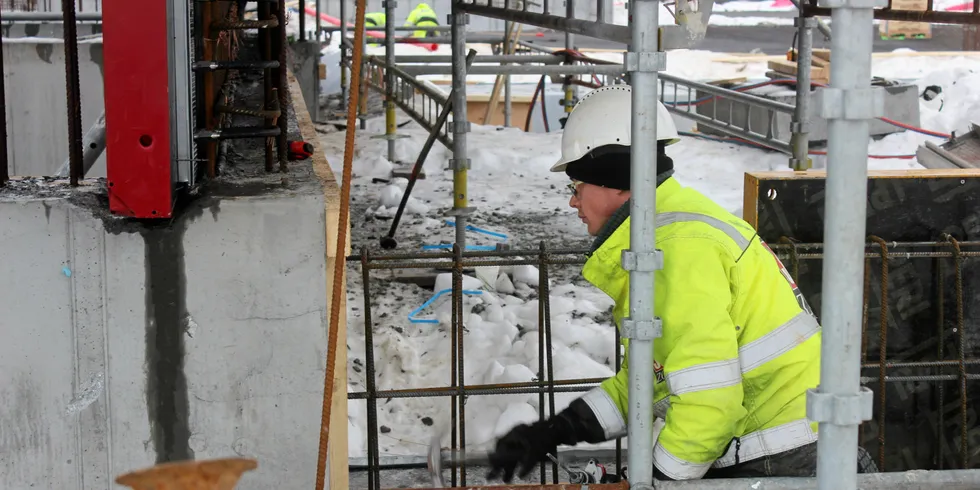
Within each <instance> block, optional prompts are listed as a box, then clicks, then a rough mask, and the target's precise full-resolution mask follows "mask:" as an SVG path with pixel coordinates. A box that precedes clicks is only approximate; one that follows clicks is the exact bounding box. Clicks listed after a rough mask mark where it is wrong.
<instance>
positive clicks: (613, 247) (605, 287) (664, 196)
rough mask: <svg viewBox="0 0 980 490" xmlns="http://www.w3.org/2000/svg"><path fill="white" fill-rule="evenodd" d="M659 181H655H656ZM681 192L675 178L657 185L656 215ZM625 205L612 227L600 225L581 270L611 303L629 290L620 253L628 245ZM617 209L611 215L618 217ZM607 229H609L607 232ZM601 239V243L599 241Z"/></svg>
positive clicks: (628, 227) (627, 203)
mask: <svg viewBox="0 0 980 490" xmlns="http://www.w3.org/2000/svg"><path fill="white" fill-rule="evenodd" d="M658 180H659V179H658ZM680 189H681V184H680V183H679V182H677V180H676V179H671V178H668V179H666V180H664V181H663V183H661V184H660V185H658V186H657V209H658V212H659V210H660V209H661V207H662V206H663V205H664V203H665V202H666V201H667V200H669V199H670V198H671V196H673V195H674V194H676V193H677V192H678V191H679V190H680ZM629 204H630V203H629V202H628V201H627V202H626V203H625V204H624V205H623V206H624V208H625V209H626V212H625V214H624V215H623V216H622V218H621V219H620V222H619V223H618V224H615V225H614V224H613V218H610V219H609V221H607V222H606V225H605V226H603V228H602V230H601V231H600V233H599V235H598V236H597V237H596V241H595V243H593V252H592V254H591V255H590V256H589V259H588V260H587V261H586V262H585V266H584V267H582V276H583V277H585V280H586V281H589V283H591V284H592V285H593V286H595V287H597V288H599V289H600V290H601V291H602V292H604V293H606V294H607V295H608V296H609V297H611V298H613V299H614V300H617V302H618V300H619V299H620V298H623V297H625V293H626V291H625V289H627V288H628V287H629V272H627V271H626V270H624V269H623V265H622V261H621V260H622V259H621V257H622V254H623V250H626V249H627V248H629V245H630V217H629ZM622 209H623V208H620V210H617V211H616V213H614V214H613V217H616V216H618V215H619V214H620V211H621V210H622ZM607 227H612V229H611V230H607V229H606V228H607ZM600 239H601V241H600Z"/></svg>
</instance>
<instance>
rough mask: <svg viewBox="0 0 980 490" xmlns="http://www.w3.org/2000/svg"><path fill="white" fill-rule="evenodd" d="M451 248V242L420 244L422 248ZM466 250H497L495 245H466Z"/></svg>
mask: <svg viewBox="0 0 980 490" xmlns="http://www.w3.org/2000/svg"><path fill="white" fill-rule="evenodd" d="M446 248H453V244H451V243H440V244H439V245H422V250H439V249H446ZM466 250H490V251H493V250H497V246H496V245H467V246H466Z"/></svg>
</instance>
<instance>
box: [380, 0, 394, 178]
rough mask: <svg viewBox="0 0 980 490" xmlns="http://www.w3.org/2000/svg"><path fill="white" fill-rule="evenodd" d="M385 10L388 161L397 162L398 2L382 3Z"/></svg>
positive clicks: (390, 0)
mask: <svg viewBox="0 0 980 490" xmlns="http://www.w3.org/2000/svg"><path fill="white" fill-rule="evenodd" d="M381 3H382V4H383V5H384V8H385V137H386V138H388V161H389V162H394V161H395V128H396V125H395V72H394V71H392V70H391V67H393V66H395V7H396V6H397V5H398V2H397V1H396V0H384V1H383V2H381Z"/></svg>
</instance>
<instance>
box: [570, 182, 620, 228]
mask: <svg viewBox="0 0 980 490" xmlns="http://www.w3.org/2000/svg"><path fill="white" fill-rule="evenodd" d="M568 188H569V189H570V190H571V192H572V198H571V199H569V200H568V205H569V206H571V207H573V208H575V210H576V211H578V217H579V218H580V219H581V220H582V222H583V223H585V226H586V227H588V229H589V235H592V236H596V235H598V234H599V230H601V229H602V225H604V224H606V221H609V218H610V217H611V216H612V215H613V213H615V212H616V210H617V209H619V207H620V206H622V205H623V203H625V202H626V201H628V200H629V198H630V192H629V191H621V190H618V189H610V188H608V187H600V186H597V185H592V184H586V183H584V182H578V181H574V180H573V181H572V182H571V183H570V184H568Z"/></svg>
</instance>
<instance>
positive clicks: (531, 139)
mask: <svg viewBox="0 0 980 490" xmlns="http://www.w3.org/2000/svg"><path fill="white" fill-rule="evenodd" d="M679 54H682V56H678V55H679ZM709 54H710V53H704V52H697V51H685V52H683V53H671V58H669V60H670V61H668V68H669V69H675V70H678V71H680V72H684V71H686V70H687V71H688V73H695V72H697V70H698V68H696V67H695V66H694V65H696V64H697V63H698V62H699V60H700V62H703V61H704V60H707V59H708V55H709ZM685 60H687V61H688V62H690V63H691V66H690V67H688V66H686V65H684V63H685ZM671 62H676V64H675V65H674V66H673V67H672V66H671ZM764 64H765V62H764V61H760V62H747V63H744V64H735V65H734V66H736V67H738V66H741V67H742V68H741V69H742V70H745V71H748V72H753V71H754V70H756V69H757V68H756V67H757V65H761V66H764ZM715 65H717V66H720V65H721V64H715ZM709 66H711V65H710V64H709ZM729 69H731V68H729ZM702 70H703V71H702V72H701V75H703V76H711V73H709V72H708V68H702ZM873 73H874V74H875V75H879V76H884V77H889V78H894V77H895V76H896V75H899V74H904V73H916V74H921V76H920V77H918V78H917V79H916V80H914V83H916V84H917V85H918V86H919V88H920V89H924V88H925V87H926V86H929V85H939V86H941V88H942V91H943V100H941V101H939V102H938V103H937V102H936V101H933V102H928V103H927V102H923V105H922V118H921V119H922V123H921V125H922V126H923V127H924V128H925V129H929V130H934V131H941V132H949V131H952V130H954V129H955V130H959V131H962V130H964V129H966V127H967V126H968V123H969V120H970V115H971V114H976V113H977V111H978V110H980V89H971V87H980V75H978V73H980V61H976V60H974V59H971V58H967V57H962V58H936V57H928V56H907V57H897V58H885V59H878V60H876V61H875V66H874V68H873ZM719 78H720V77H719ZM581 95H584V94H580V96H581ZM624 116H625V115H624ZM400 117H402V118H403V119H402V120H405V119H404V116H400ZM383 131H384V121H383V118H379V119H375V120H370V121H368V128H367V130H366V131H363V130H359V131H358V132H357V150H356V154H355V159H354V182H353V185H354V188H353V195H354V202H355V203H360V204H361V205H364V206H366V207H367V208H368V209H369V210H372V211H373V212H375V213H378V210H379V209H382V208H383V212H384V213H388V212H391V211H392V209H393V207H396V206H397V203H398V201H399V200H400V199H401V196H402V195H403V192H404V188H405V181H404V179H395V180H393V181H392V182H391V183H389V184H375V183H372V182H371V181H372V179H373V178H383V179H387V178H389V175H388V173H389V171H390V169H391V167H392V165H391V164H390V163H388V162H386V161H385V159H384V155H385V152H386V143H387V142H386V141H385V140H381V139H376V138H371V136H373V135H377V134H381V133H383ZM399 133H400V134H407V135H409V136H411V137H410V138H404V139H398V140H396V146H395V149H396V157H397V159H398V160H401V161H405V162H414V159H415V157H416V155H417V154H418V151H419V150H420V149H421V146H422V144H423V142H424V139H425V134H426V133H425V131H424V130H422V129H421V128H419V127H418V126H417V125H415V124H414V123H412V124H409V125H407V126H406V127H404V128H400V129H399ZM560 137H561V135H560V132H558V131H555V132H552V133H547V134H533V133H524V132H523V131H520V130H517V129H498V128H494V127H486V126H481V125H478V124H473V125H472V132H470V133H468V135H467V145H468V151H469V155H468V156H469V158H471V160H472V168H471V169H470V171H469V193H470V196H469V197H470V202H471V205H472V206H474V207H476V208H477V210H478V211H477V213H475V214H474V215H473V216H472V218H471V220H470V223H471V224H473V225H475V226H477V227H485V228H492V229H493V230H495V231H501V232H504V233H506V234H507V235H508V236H509V239H510V240H512V241H515V242H519V241H520V240H521V238H522V237H526V236H527V235H528V234H529V233H532V232H533V231H534V230H539V231H540V230H544V232H543V233H545V236H546V237H547V238H548V240H549V242H550V243H552V244H555V245H556V246H557V245H558V244H565V243H570V242H575V243H582V242H583V241H586V242H587V241H588V240H589V237H588V236H587V235H586V234H585V231H584V229H583V228H584V227H583V226H582V224H581V223H579V222H578V220H577V218H576V216H575V212H574V210H571V209H569V208H568V207H567V203H568V198H569V193H568V191H567V189H566V188H565V184H566V183H567V178H566V177H565V176H564V174H561V173H552V172H550V171H549V168H550V166H551V165H552V164H553V163H554V162H555V161H556V159H557V158H558V155H559V152H560ZM929 139H932V140H934V141H938V138H935V137H931V136H926V135H922V134H918V133H913V132H905V133H899V134H894V135H890V136H888V137H886V138H883V139H881V140H879V141H873V142H872V141H869V151H870V152H871V153H872V154H879V155H910V154H914V152H915V149H916V147H917V146H918V144H920V143H921V142H922V141H925V140H929ZM324 143H325V145H324V146H325V147H326V149H327V157H328V160H329V161H330V162H331V163H332V165H333V166H334V169H335V171H337V172H338V175H339V171H340V170H341V165H342V162H343V159H342V156H343V133H333V134H328V135H326V136H324ZM667 152H668V154H669V155H670V156H671V157H672V158H673V159H674V166H675V169H676V173H675V176H676V177H677V179H678V180H679V181H680V182H681V183H682V184H684V185H687V186H691V187H693V188H695V189H697V190H699V191H701V192H703V193H705V194H706V195H708V196H710V197H712V198H713V199H714V200H716V201H717V202H718V203H719V204H721V205H722V206H723V207H725V208H726V209H728V210H730V211H732V212H734V213H735V214H741V208H742V187H743V179H744V173H745V172H748V171H766V170H786V169H787V164H788V162H787V160H788V157H787V156H786V155H783V154H780V153H776V152H771V151H765V150H760V149H756V148H752V147H747V146H744V145H738V144H735V143H730V142H718V141H708V140H703V139H698V138H691V137H682V140H681V142H680V143H678V144H675V145H672V146H670V147H668V150H667ZM450 156H451V153H450V152H449V151H448V150H447V149H446V148H444V147H443V146H442V145H441V144H440V143H436V144H435V145H434V146H433V148H432V152H431V153H430V155H429V159H428V162H427V164H426V167H425V170H426V173H427V176H426V179H425V180H419V181H418V182H417V183H416V185H415V188H414V190H413V192H412V200H410V201H409V202H410V203H411V204H410V208H409V209H408V210H406V217H405V219H404V220H403V226H404V227H405V231H404V233H405V234H407V235H409V236H411V237H414V238H413V239H417V240H420V241H422V242H424V243H439V242H442V243H449V242H451V241H452V236H453V229H452V227H450V226H447V225H446V218H445V215H444V212H445V211H446V210H447V209H449V208H450V207H451V206H452V194H451V189H452V172H451V171H450V170H448V169H447V168H446V167H447V165H448V159H449V157H450ZM869 167H870V168H871V169H887V168H917V167H919V165H918V164H917V163H916V161H915V159H907V158H904V159H871V160H869ZM544 211H547V212H550V213H553V215H552V217H550V218H549V219H547V220H543V219H542V220H538V219H537V218H535V220H537V221H541V222H534V221H535V220H525V221H521V220H520V218H521V217H522V216H528V215H529V214H530V215H532V216H535V217H538V216H541V215H540V214H534V213H540V212H544ZM495 218H499V219H498V221H496V222H494V223H495V224H487V223H488V222H489V220H491V219H495ZM355 219H357V218H356V217H355ZM354 224H355V225H356V226H355V228H354V233H355V237H354V238H355V239H357V240H362V241H364V240H367V239H368V238H371V237H365V236H363V235H356V234H357V233H362V234H363V233H365V231H363V229H364V227H365V226H366V225H364V224H362V223H360V222H358V221H355V222H354ZM399 233H403V232H402V231H400V232H399ZM468 236H470V237H472V239H470V240H471V241H469V242H468V243H483V244H487V243H490V244H492V243H495V242H497V241H499V239H498V238H493V237H487V236H486V235H480V234H479V233H476V232H474V233H473V234H470V235H468ZM419 246H420V243H414V242H412V243H408V244H406V245H404V246H403V247H402V250H403V251H412V250H418V249H419V248H418V247H419ZM520 246H521V248H526V247H527V245H525V244H521V245H520ZM356 267H357V266H354V268H353V269H351V272H350V273H349V288H348V290H349V310H350V311H349V314H348V321H349V325H348V330H349V332H348V347H349V351H348V353H349V364H348V372H349V373H350V376H349V381H350V384H349V389H350V390H352V391H357V392H360V391H364V390H365V374H366V366H365V360H364V352H365V350H364V347H365V344H364V328H365V318H364V304H363V298H362V297H361V295H362V285H361V283H360V276H361V274H360V270H359V269H357V268H356ZM372 274H373V277H374V278H375V280H372V284H371V287H372V290H371V299H372V306H371V308H372V309H371V317H372V323H373V332H374V350H375V358H376V361H375V370H376V375H377V389H379V390H386V389H404V388H410V387H411V388H422V387H436V386H449V384H450V373H451V368H452V366H451V357H452V352H451V348H450V347H451V345H452V344H451V342H452V339H450V338H449V333H450V328H449V325H450V314H451V311H452V309H451V296H450V295H448V294H444V295H443V296H441V297H439V298H436V299H435V300H433V301H432V302H431V304H429V305H427V306H426V307H425V308H422V309H421V310H420V311H418V312H417V313H416V314H414V315H413V318H415V319H416V321H418V320H423V321H429V322H432V321H435V322H436V323H413V322H412V321H410V320H409V314H410V313H412V312H413V310H415V309H416V308H419V307H420V306H421V305H423V303H425V302H426V301H428V300H430V299H432V298H433V296H434V295H435V294H436V293H437V292H438V291H440V290H442V289H447V288H449V287H450V284H451V275H450V274H443V275H440V276H439V277H438V279H437V284H436V287H435V289H434V290H432V289H424V288H421V287H419V286H416V285H411V284H403V283H398V282H393V281H388V280H386V276H385V275H384V274H386V273H385V272H383V271H375V272H373V273H372ZM480 275H481V277H482V280H481V279H478V278H477V277H469V276H468V278H467V279H466V280H465V282H464V287H465V288H467V289H469V290H471V291H473V292H474V293H476V292H478V294H466V295H464V298H463V316H464V323H465V327H466V330H465V338H464V345H465V359H464V361H465V362H464V364H465V368H464V372H465V376H464V381H465V383H466V384H469V385H472V384H487V383H511V382H527V381H533V380H535V379H536V378H537V371H538V366H539V361H540V359H539V337H538V335H539V325H538V307H539V303H538V301H539V298H538V292H537V285H538V281H539V278H540V275H539V271H538V270H537V268H535V267H533V266H516V267H500V268H488V269H487V270H482V271H480ZM549 275H550V279H551V280H550V287H551V290H550V296H549V299H550V313H551V314H550V320H551V325H552V336H553V338H552V344H553V346H552V362H553V370H554V375H555V379H559V380H560V379H572V378H591V377H597V378H604V377H606V376H610V375H612V374H613V368H614V360H615V352H616V350H615V349H616V348H617V347H616V346H615V345H614V343H615V331H614V327H613V324H612V318H611V307H612V304H613V303H612V301H611V300H610V299H609V298H608V297H606V296H605V295H604V294H603V293H601V292H599V291H598V290H596V289H595V288H593V287H591V286H590V285H588V284H587V283H585V282H584V281H583V280H582V278H581V275H580V273H579V266H567V267H565V266H552V267H551V268H550V269H549ZM387 277H390V276H387ZM546 372H547V371H546ZM577 396H580V394H577V393H561V394H556V396H555V408H556V410H561V409H563V408H564V407H566V406H567V405H568V403H570V402H571V400H572V399H574V398H575V397H577ZM450 403H451V402H450V398H449V397H439V398H425V399H423V398H393V399H381V400H379V402H378V424H379V427H380V444H381V451H382V455H396V454H402V455H405V454H410V455H421V454H424V452H425V450H426V446H427V444H428V441H429V440H430V439H431V437H432V436H433V435H434V434H436V433H440V432H443V430H444V429H445V428H446V427H448V425H449V421H450ZM538 404H539V400H538V396H537V395H519V394H510V395H505V396H503V395H495V396H472V397H470V398H469V399H468V402H467V404H466V410H465V412H466V413H465V420H466V424H467V425H466V427H467V430H466V441H467V447H469V448H471V449H474V450H476V449H480V448H483V449H486V448H487V447H488V446H489V445H490V444H491V443H492V442H493V440H494V439H495V438H496V437H499V436H500V435H502V434H504V433H505V432H506V431H507V430H509V429H510V428H511V427H513V426H514V425H516V424H518V423H523V422H529V421H532V420H535V419H537V417H538V412H537V410H538ZM545 404H546V406H547V404H548V402H547V398H546V401H545ZM349 409H350V424H351V425H350V456H352V457H363V456H364V455H365V454H366V445H365V444H366V440H365V434H366V426H367V415H366V404H365V403H364V402H363V401H361V400H355V401H351V403H350V407H349ZM546 413H547V410H546ZM444 442H445V443H448V439H446V440H444Z"/></svg>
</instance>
